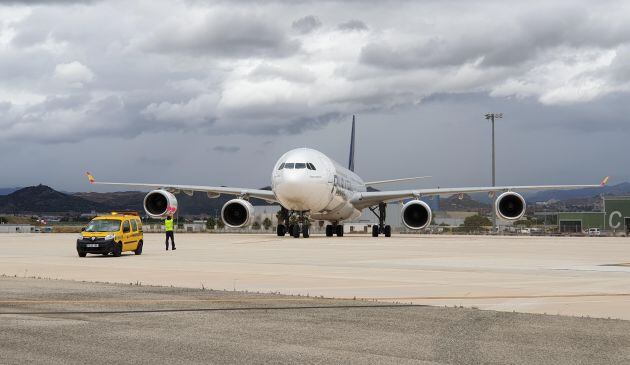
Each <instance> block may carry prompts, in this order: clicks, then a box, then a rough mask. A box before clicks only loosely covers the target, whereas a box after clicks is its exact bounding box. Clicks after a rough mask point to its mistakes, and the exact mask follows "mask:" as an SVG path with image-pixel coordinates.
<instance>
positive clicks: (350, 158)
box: [348, 115, 354, 171]
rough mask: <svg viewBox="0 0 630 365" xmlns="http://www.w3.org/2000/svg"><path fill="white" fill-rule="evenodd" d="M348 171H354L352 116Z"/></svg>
mask: <svg viewBox="0 0 630 365" xmlns="http://www.w3.org/2000/svg"><path fill="white" fill-rule="evenodd" d="M348 170H350V171H354V115H353V116H352V132H351V134H350V157H349V158H348Z"/></svg>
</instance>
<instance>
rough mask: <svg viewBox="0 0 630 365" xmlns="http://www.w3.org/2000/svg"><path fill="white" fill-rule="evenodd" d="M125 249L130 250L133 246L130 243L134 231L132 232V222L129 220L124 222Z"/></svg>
mask: <svg viewBox="0 0 630 365" xmlns="http://www.w3.org/2000/svg"><path fill="white" fill-rule="evenodd" d="M122 227H123V239H122V241H123V251H127V250H130V249H131V248H130V247H129V244H130V243H131V242H130V241H131V240H132V232H131V224H130V223H129V220H128V219H127V220H125V221H124V222H123V226H122Z"/></svg>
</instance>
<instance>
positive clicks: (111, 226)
mask: <svg viewBox="0 0 630 365" xmlns="http://www.w3.org/2000/svg"><path fill="white" fill-rule="evenodd" d="M118 230H120V221H119V220H117V219H95V220H93V221H91V222H90V224H88V226H87V228H85V231H86V232H116V231H118Z"/></svg>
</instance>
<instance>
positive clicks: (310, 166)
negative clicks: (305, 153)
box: [306, 162, 317, 170]
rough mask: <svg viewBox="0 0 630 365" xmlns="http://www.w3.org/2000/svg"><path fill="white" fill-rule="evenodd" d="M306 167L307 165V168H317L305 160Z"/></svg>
mask: <svg viewBox="0 0 630 365" xmlns="http://www.w3.org/2000/svg"><path fill="white" fill-rule="evenodd" d="M306 167H307V168H308V169H309V170H317V169H316V168H315V166H313V164H312V163H310V162H307V163H306Z"/></svg>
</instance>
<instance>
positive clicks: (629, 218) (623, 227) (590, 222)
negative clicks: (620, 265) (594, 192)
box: [558, 197, 630, 234]
mask: <svg viewBox="0 0 630 365" xmlns="http://www.w3.org/2000/svg"><path fill="white" fill-rule="evenodd" d="M602 210H603V211H601V212H559V213H558V226H559V227H558V228H559V229H560V232H561V233H581V232H584V231H587V230H589V229H590V228H598V229H599V230H601V231H608V232H612V233H625V234H629V233H630V197H605V198H603V204H602Z"/></svg>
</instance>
